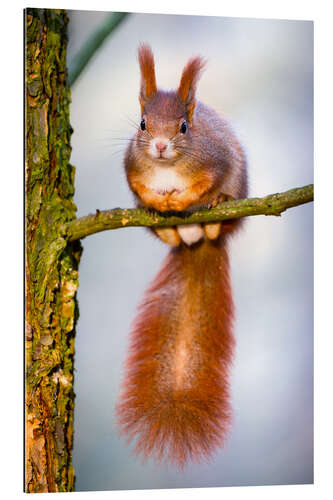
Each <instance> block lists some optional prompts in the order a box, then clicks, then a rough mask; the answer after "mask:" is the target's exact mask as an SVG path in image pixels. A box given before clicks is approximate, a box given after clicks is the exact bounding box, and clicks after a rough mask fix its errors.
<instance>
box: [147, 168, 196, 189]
mask: <svg viewBox="0 0 333 500" xmlns="http://www.w3.org/2000/svg"><path fill="white" fill-rule="evenodd" d="M147 187H149V188H150V189H153V190H154V191H158V192H160V193H171V192H172V191H174V190H175V189H176V190H178V191H182V190H183V189H186V188H187V183H186V182H185V180H184V178H183V177H181V176H180V175H179V174H178V173H177V172H176V171H175V170H174V169H173V167H155V168H154V169H153V170H152V172H151V175H150V177H149V179H148V182H147Z"/></svg>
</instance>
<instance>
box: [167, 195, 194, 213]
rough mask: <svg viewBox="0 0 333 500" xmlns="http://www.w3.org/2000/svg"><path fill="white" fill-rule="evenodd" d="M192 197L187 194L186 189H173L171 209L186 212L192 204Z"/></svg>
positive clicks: (170, 201) (169, 204)
mask: <svg viewBox="0 0 333 500" xmlns="http://www.w3.org/2000/svg"><path fill="white" fill-rule="evenodd" d="M191 202H192V198H189V197H188V196H187V195H186V191H173V192H172V193H171V194H170V196H169V199H168V206H169V210H174V211H176V212H184V211H185V210H186V209H187V208H189V206H190V205H191Z"/></svg>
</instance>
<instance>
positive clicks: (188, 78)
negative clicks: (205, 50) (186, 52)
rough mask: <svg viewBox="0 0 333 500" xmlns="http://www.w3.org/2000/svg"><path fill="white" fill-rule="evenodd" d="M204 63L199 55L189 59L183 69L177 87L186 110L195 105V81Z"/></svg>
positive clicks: (191, 108)
mask: <svg viewBox="0 0 333 500" xmlns="http://www.w3.org/2000/svg"><path fill="white" fill-rule="evenodd" d="M205 64H206V63H205V61H204V59H203V58H202V57H200V56H197V57H194V58H192V59H190V60H189V61H188V63H187V64H186V66H185V68H184V69H183V73H182V77H181V80H180V84H179V87H178V95H179V97H180V98H181V100H182V101H183V102H184V103H185V106H186V108H187V109H188V110H192V112H193V109H194V106H195V91H196V88H197V82H198V80H199V78H200V75H201V73H202V70H203V68H204V67H205Z"/></svg>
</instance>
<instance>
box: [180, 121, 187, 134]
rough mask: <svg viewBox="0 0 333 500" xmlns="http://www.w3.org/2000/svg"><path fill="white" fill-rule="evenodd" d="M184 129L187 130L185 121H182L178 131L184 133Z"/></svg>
mask: <svg viewBox="0 0 333 500" xmlns="http://www.w3.org/2000/svg"><path fill="white" fill-rule="evenodd" d="M186 130H187V123H186V122H183V123H182V124H181V126H180V132H181V133H182V134H185V133H186Z"/></svg>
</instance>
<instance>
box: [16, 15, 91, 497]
mask: <svg viewBox="0 0 333 500" xmlns="http://www.w3.org/2000/svg"><path fill="white" fill-rule="evenodd" d="M25 23H26V25H25V26H26V32H25V73H26V75H25V76H26V95H25V124H26V130H25V132H26V134H25V137H26V144H25V147H26V148H25V149H26V169H25V200H26V203H25V211H26V214H25V215H26V225H25V238H26V240H25V244H26V253H25V264H26V278H25V284H26V300H25V318H26V329H25V332H26V358H25V367H26V381H25V403H26V409H25V411H26V413H25V422H26V428H25V464H26V467H25V490H26V491H27V492H51V491H52V492H56V491H72V490H73V488H74V471H73V467H72V462H71V456H72V446H73V410H74V391H73V357H74V335H75V321H76V319H77V317H78V307H77V303H76V290H77V287H78V264H79V259H80V255H81V246H80V244H79V243H77V242H75V243H74V244H68V243H67V240H66V237H65V234H64V231H63V229H62V228H63V226H64V224H68V223H69V222H70V221H71V220H73V219H74V218H75V211H76V207H75V205H74V202H73V199H72V198H73V194H74V172H75V169H74V167H73V166H72V165H71V164H70V163H69V159H70V152H71V146H70V136H71V132H72V130H71V127H70V123H69V104H70V89H69V86H68V81H67V70H66V48H67V23H68V19H67V15H66V12H65V11H63V10H57V9H26V10H25Z"/></svg>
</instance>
